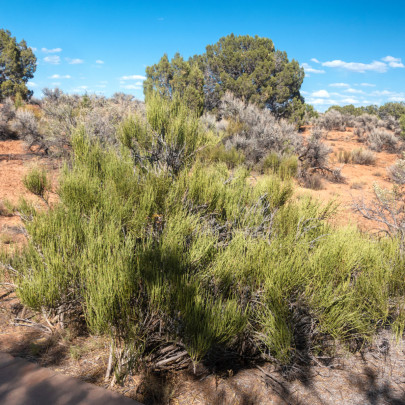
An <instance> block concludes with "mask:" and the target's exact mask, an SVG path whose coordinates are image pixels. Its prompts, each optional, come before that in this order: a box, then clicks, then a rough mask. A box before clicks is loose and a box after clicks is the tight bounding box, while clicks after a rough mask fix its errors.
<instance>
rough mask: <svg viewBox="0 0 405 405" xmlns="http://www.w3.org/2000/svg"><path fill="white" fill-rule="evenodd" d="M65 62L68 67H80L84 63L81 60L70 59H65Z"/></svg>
mask: <svg viewBox="0 0 405 405" xmlns="http://www.w3.org/2000/svg"><path fill="white" fill-rule="evenodd" d="M66 60H67V62H68V63H69V65H80V64H82V63H84V60H83V59H71V58H66Z"/></svg>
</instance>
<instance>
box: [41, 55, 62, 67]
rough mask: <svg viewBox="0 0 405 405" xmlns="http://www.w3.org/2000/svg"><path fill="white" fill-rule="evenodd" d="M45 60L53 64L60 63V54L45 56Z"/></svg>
mask: <svg viewBox="0 0 405 405" xmlns="http://www.w3.org/2000/svg"><path fill="white" fill-rule="evenodd" d="M44 62H45V63H50V64H51V65H59V63H60V56H58V55H53V56H45V58H44Z"/></svg>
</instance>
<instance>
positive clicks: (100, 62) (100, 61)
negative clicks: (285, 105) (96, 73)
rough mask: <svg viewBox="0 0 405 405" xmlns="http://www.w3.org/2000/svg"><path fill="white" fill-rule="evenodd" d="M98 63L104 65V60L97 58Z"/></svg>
mask: <svg viewBox="0 0 405 405" xmlns="http://www.w3.org/2000/svg"><path fill="white" fill-rule="evenodd" d="M96 63H97V64H98V65H104V61H103V60H101V59H97V60H96Z"/></svg>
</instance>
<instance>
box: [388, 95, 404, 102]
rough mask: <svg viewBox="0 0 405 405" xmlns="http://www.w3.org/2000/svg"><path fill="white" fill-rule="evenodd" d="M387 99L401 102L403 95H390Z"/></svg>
mask: <svg viewBox="0 0 405 405" xmlns="http://www.w3.org/2000/svg"><path fill="white" fill-rule="evenodd" d="M388 100H389V101H395V102H401V101H405V95H403V96H392V97H389V98H388Z"/></svg>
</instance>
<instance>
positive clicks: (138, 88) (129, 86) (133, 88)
mask: <svg viewBox="0 0 405 405" xmlns="http://www.w3.org/2000/svg"><path fill="white" fill-rule="evenodd" d="M120 87H121V88H123V89H127V90H142V87H141V86H136V85H135V84H125V85H123V86H120Z"/></svg>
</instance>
